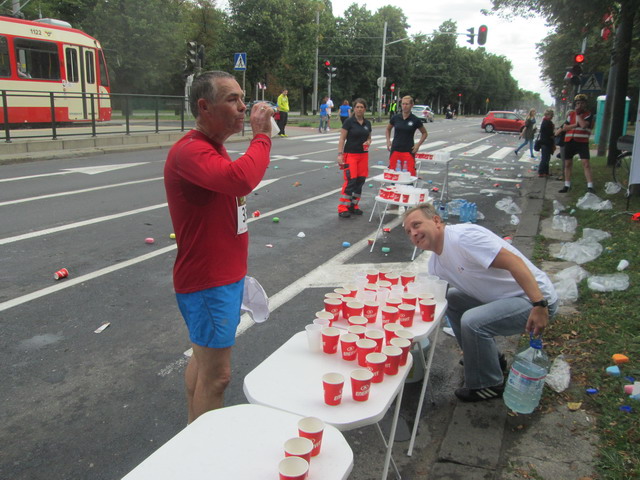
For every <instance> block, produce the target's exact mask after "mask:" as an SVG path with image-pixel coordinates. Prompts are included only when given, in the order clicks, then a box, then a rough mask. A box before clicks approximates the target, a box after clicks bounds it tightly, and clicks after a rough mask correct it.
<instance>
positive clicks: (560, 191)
mask: <svg viewBox="0 0 640 480" xmlns="http://www.w3.org/2000/svg"><path fill="white" fill-rule="evenodd" d="M569 190H571V187H567V186H566V185H565V186H564V187H562V188H561V189H560V190H558V193H567V192H568V191H569Z"/></svg>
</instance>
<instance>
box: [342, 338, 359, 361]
mask: <svg viewBox="0 0 640 480" xmlns="http://www.w3.org/2000/svg"><path fill="white" fill-rule="evenodd" d="M358 340H360V337H358V335H356V334H355V333H345V334H344V335H342V336H341V337H340V351H341V352H342V359H343V360H346V361H347V362H350V361H352V360H355V359H356V357H357V356H358V348H357V347H356V342H357V341H358Z"/></svg>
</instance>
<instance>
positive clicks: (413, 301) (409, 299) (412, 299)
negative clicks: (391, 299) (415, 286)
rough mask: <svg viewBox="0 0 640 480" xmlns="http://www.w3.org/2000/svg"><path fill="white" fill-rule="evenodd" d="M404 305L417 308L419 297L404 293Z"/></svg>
mask: <svg viewBox="0 0 640 480" xmlns="http://www.w3.org/2000/svg"><path fill="white" fill-rule="evenodd" d="M402 303H406V304H407V305H413V306H414V307H415V306H416V305H417V303H418V296H417V295H416V294H414V293H403V294H402Z"/></svg>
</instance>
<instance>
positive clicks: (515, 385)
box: [502, 338, 549, 413]
mask: <svg viewBox="0 0 640 480" xmlns="http://www.w3.org/2000/svg"><path fill="white" fill-rule="evenodd" d="M548 372H549V358H548V357H547V355H546V354H545V353H544V351H543V350H542V339H539V338H531V340H530V341H529V348H527V349H525V350H522V351H520V352H518V354H517V355H516V357H515V359H514V360H513V365H511V371H510V372H509V378H508V379H507V386H506V388H505V390H504V394H503V396H502V398H503V400H504V403H505V405H506V406H507V407H509V408H510V409H511V410H513V411H514V412H517V413H531V412H533V410H534V409H535V408H536V407H537V406H538V403H540V396H541V395H542V389H543V387H544V379H545V378H546V376H547V373H548Z"/></svg>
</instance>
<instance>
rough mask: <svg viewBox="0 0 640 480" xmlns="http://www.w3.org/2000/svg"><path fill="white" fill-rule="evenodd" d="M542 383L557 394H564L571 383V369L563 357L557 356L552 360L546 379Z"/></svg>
mask: <svg viewBox="0 0 640 480" xmlns="http://www.w3.org/2000/svg"><path fill="white" fill-rule="evenodd" d="M544 383H546V384H547V385H549V387H551V388H552V389H553V390H554V391H556V392H558V393H560V392H564V391H565V390H566V389H567V388H569V383H571V367H570V366H569V364H568V363H567V362H566V360H565V359H564V355H558V356H557V357H556V358H555V359H554V360H553V363H552V364H551V368H550V369H549V373H548V374H547V378H545V379H544Z"/></svg>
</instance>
